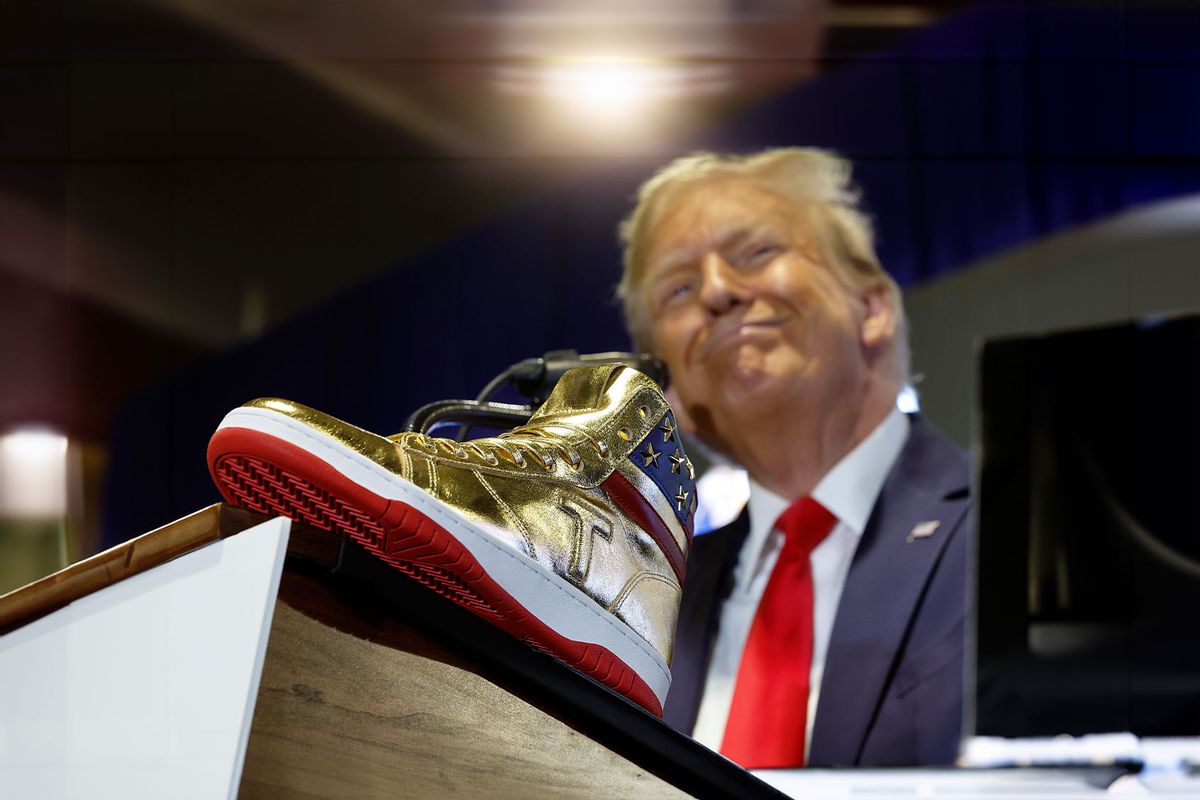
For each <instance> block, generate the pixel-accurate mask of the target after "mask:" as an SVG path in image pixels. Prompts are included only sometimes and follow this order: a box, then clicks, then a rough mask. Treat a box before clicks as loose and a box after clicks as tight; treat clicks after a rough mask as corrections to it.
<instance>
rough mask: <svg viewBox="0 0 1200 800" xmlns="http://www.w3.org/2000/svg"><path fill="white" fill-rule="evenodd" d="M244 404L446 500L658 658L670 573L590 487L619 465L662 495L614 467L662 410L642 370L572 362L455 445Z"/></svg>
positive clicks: (271, 403) (647, 541)
mask: <svg viewBox="0 0 1200 800" xmlns="http://www.w3.org/2000/svg"><path fill="white" fill-rule="evenodd" d="M248 405H251V406H258V407H262V408H269V409H271V410H273V411H276V412H279V413H282V414H286V415H288V416H290V417H292V418H293V419H296V420H299V421H301V422H303V423H304V424H305V425H307V426H309V427H312V428H314V429H316V430H317V431H319V432H321V433H323V434H325V435H326V436H330V437H331V438H333V439H336V440H337V441H339V442H342V443H343V444H345V445H346V446H348V447H350V448H352V449H353V450H355V451H356V452H359V453H361V454H363V455H364V456H366V457H368V458H370V459H371V460H373V461H375V462H376V463H378V464H380V465H381V466H383V467H384V468H385V469H387V470H389V471H391V472H393V473H395V474H397V475H400V476H402V477H404V478H405V479H407V480H409V481H411V482H412V483H414V484H416V485H417V486H418V487H420V488H421V489H423V490H425V491H427V492H429V493H430V494H431V495H433V496H435V497H437V498H438V499H439V500H441V501H442V502H444V503H446V504H448V505H450V506H453V507H454V508H455V509H457V510H458V511H459V513H460V514H461V515H462V516H463V517H465V518H467V519H469V520H470V521H471V522H472V523H474V524H475V525H476V526H477V527H480V528H482V529H484V530H487V531H489V532H491V533H492V534H493V535H495V536H496V537H497V538H500V539H501V540H503V541H507V542H509V543H511V544H512V546H514V547H516V548H517V549H518V550H520V551H521V552H523V553H525V554H526V555H528V556H529V557H530V558H534V559H536V560H537V561H538V562H540V563H541V564H542V565H544V566H546V567H548V568H550V569H552V570H553V571H554V572H555V573H557V574H558V575H560V576H562V577H563V578H565V579H566V580H568V581H570V582H571V583H573V584H574V585H575V586H576V587H577V588H579V589H580V590H581V591H582V592H583V593H584V594H586V595H587V596H589V597H590V598H591V599H593V600H594V601H595V602H597V603H598V604H600V605H601V606H602V607H604V608H605V609H607V610H608V611H610V612H611V613H613V614H614V615H616V616H617V617H618V618H619V619H621V620H623V621H624V622H625V623H626V624H627V625H629V627H630V628H632V629H633V630H634V631H635V632H637V633H638V634H639V635H640V636H641V637H642V638H644V639H645V640H646V641H647V642H649V643H650V645H652V646H653V647H654V648H655V649H656V650H657V651H658V652H659V653H660V654H661V655H662V656H663V658H664V660H666V662H667V663H668V664H669V663H670V660H671V655H672V652H671V648H672V644H671V643H672V640H673V639H674V633H675V621H676V616H677V613H678V608H679V598H680V592H681V588H680V585H679V582H678V580H677V579H676V577H675V573H674V571H673V570H672V569H671V566H670V564H669V563H668V561H667V559H666V556H665V555H663V553H662V551H661V550H660V549H659V547H658V545H657V544H656V543H655V542H654V541H653V539H652V538H651V537H650V536H649V534H647V533H645V532H644V531H642V530H641V529H640V528H639V527H638V525H637V524H636V523H634V522H633V521H632V520H631V519H629V518H628V517H627V516H626V515H625V514H624V513H623V512H622V511H621V510H620V509H618V508H617V507H616V506H615V505H614V504H613V503H612V502H610V501H609V499H608V497H607V495H606V494H605V492H604V491H603V490H602V489H600V488H599V485H600V483H601V482H603V481H604V479H605V478H607V477H608V476H609V475H610V474H612V472H613V471H614V470H616V469H618V468H620V469H621V471H622V474H625V475H626V477H630V475H631V473H637V475H636V480H637V481H638V482H635V483H634V486H635V487H637V488H638V489H639V490H640V491H643V493H647V496H648V498H649V499H650V500H651V502H652V503H653V504H654V507H655V508H656V510H658V509H659V506H662V505H663V504H665V503H667V502H668V501H667V500H666V499H665V498H663V497H662V495H661V493H659V492H658V490H657V488H656V487H654V486H653V484H652V482H650V481H648V479H646V478H645V476H644V475H641V473H638V472H637V470H636V469H632V470H626V469H624V468H623V467H622V466H621V465H622V464H627V463H628V462H627V461H626V459H627V458H628V457H629V455H630V454H631V453H632V452H633V449H634V448H635V447H636V446H637V444H638V443H639V442H640V441H641V440H642V439H643V438H645V436H646V435H647V434H648V433H649V432H650V431H651V429H652V428H654V427H656V426H657V425H658V424H659V422H660V421H661V420H662V418H663V415H664V414H665V413H666V412H667V411H669V410H670V409H669V406H668V405H667V402H666V399H665V398H664V397H663V395H662V392H661V391H660V390H659V388H658V386H657V385H656V384H655V383H654V382H653V381H652V380H651V379H650V378H648V377H647V376H645V375H643V374H642V373H640V372H637V371H636V370H632V369H628V368H626V367H621V366H617V365H606V366H599V367H588V368H583V369H577V370H572V371H570V372H568V373H567V374H566V375H564V376H563V377H562V379H561V380H560V381H559V383H558V386H557V387H556V388H555V390H554V392H553V393H552V394H551V396H550V397H549V398H548V399H547V401H546V402H545V403H544V404H543V405H542V407H541V408H540V409H539V410H538V412H537V413H535V414H534V416H533V418H532V419H530V421H529V423H528V425H525V426H522V427H521V428H518V429H517V430H515V431H513V432H512V433H510V434H505V435H503V436H499V437H494V438H486V439H476V440H473V441H472V442H466V443H461V444H460V443H457V442H450V441H449V440H435V439H431V438H429V437H427V436H424V435H422V434H417V433H403V434H398V435H396V436H394V437H392V438H390V439H389V438H385V437H382V436H378V435H376V434H373V433H370V432H369V431H364V430H362V429H361V428H357V427H355V426H353V425H349V424H347V423H344V422H341V421H340V420H337V419H334V418H333V417H330V416H328V415H326V414H322V413H320V412H318V411H314V410H313V409H310V408H306V407H305V406H302V405H300V404H298V403H291V402H289V401H286V400H276V399H264V400H256V401H254V402H253V403H250V404H248ZM599 443H603V445H604V446H605V447H606V452H604V453H601V452H599V449H598V446H597V445H598V444H599ZM472 445H473V446H472ZM516 453H520V454H521V456H520V457H518V459H519V460H523V466H522V465H520V464H519V463H516V461H515V460H514V457H513V455H511V454H516ZM572 454H577V455H578V457H579V458H578V463H577V464H575V465H573V464H572V463H571V458H570V456H571V455H572ZM539 456H545V457H546V458H547V459H549V463H548V465H547V464H546V463H545V462H543V460H542V458H541V457H539ZM634 479H635V478H633V477H631V480H634ZM660 514H661V516H662V517H663V518H664V521H666V522H667V524H668V526H669V527H670V529H671V532H672V535H673V536H675V538H676V541H677V542H678V543H679V544H680V546H681V549H682V550H683V552H684V553H685V555H686V553H687V536H686V534H685V533H684V532H683V529H682V526H680V524H679V521H678V520H677V519H676V518H675V517H674V514H672V513H671V512H670V509H669V507H668V508H666V509H663V510H660Z"/></svg>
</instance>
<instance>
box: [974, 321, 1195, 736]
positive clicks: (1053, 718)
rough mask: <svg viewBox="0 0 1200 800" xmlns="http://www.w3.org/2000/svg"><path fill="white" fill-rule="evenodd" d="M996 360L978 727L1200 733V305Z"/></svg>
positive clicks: (987, 431) (1009, 346) (1036, 732)
mask: <svg viewBox="0 0 1200 800" xmlns="http://www.w3.org/2000/svg"><path fill="white" fill-rule="evenodd" d="M981 358H982V362H981V372H980V381H981V383H980V398H981V399H980V412H981V413H980V417H979V424H978V428H977V430H978V435H979V440H980V441H979V444H980V474H979V524H978V539H977V542H976V545H977V547H976V557H977V563H978V573H977V575H978V580H977V584H976V586H977V590H976V620H975V644H976V663H975V680H976V687H975V708H974V715H975V717H974V730H975V733H976V734H977V735H981V736H1006V737H1022V736H1055V735H1058V734H1072V735H1082V734H1088V733H1111V732H1122V731H1130V732H1132V733H1135V734H1137V735H1139V736H1195V735H1200V317H1186V318H1174V319H1158V320H1152V321H1146V322H1143V323H1139V324H1130V325H1123V326H1118V327H1111V328H1103V329H1094V330H1086V331H1077V332H1070V333H1059V334H1051V335H1044V336H1037V337H1027V338H1022V339H1007V340H1001V341H992V342H988V343H986V344H985V345H984V347H983V349H982V356H981Z"/></svg>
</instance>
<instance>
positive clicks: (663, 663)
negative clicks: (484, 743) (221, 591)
mask: <svg viewBox="0 0 1200 800" xmlns="http://www.w3.org/2000/svg"><path fill="white" fill-rule="evenodd" d="M208 463H209V470H210V471H211V473H212V476H213V480H214V481H216V483H217V486H218V487H219V488H220V490H221V494H222V495H224V497H225V499H226V500H228V501H229V502H230V503H233V504H234V505H238V506H242V507H244V508H249V509H252V510H254V511H259V512H263V513H278V514H283V515H286V516H289V517H291V518H292V519H295V520H297V521H299V522H303V523H305V524H307V525H313V526H316V527H319V528H324V529H326V530H331V531H340V532H344V533H346V534H348V535H349V536H351V537H353V538H354V539H355V540H356V541H358V542H360V543H361V544H362V545H363V546H365V547H366V548H367V549H368V550H369V551H370V552H371V553H373V554H374V555H376V556H378V557H379V558H381V559H382V560H384V561H386V562H387V563H388V564H390V565H392V566H394V567H396V568H397V569H398V570H400V571H401V572H404V573H406V574H408V575H410V576H412V577H414V578H416V579H417V580H419V581H421V582H422V583H424V584H425V585H426V586H429V587H430V588H432V589H434V590H435V591H437V592H439V593H441V594H442V595H444V596H446V597H448V598H449V599H451V600H453V601H454V602H456V603H458V604H460V605H462V606H465V607H466V608H468V609H470V610H471V611H473V612H474V613H475V614H477V615H479V616H480V617H483V618H484V619H487V620H488V621H490V622H492V623H493V624H495V625H497V626H499V627H500V628H502V629H504V630H506V631H508V632H509V633H511V634H512V635H514V636H516V637H518V638H521V639H524V640H526V641H528V642H530V643H531V644H533V645H534V646H536V647H538V648H539V649H542V650H544V651H546V652H548V653H550V654H551V655H553V656H554V657H556V658H558V659H559V660H560V661H563V662H565V663H566V664H568V665H569V666H572V667H574V668H575V669H577V670H579V671H581V672H583V673H584V674H586V675H589V676H590V677H592V678H594V679H596V680H598V681H600V682H601V683H603V684H605V685H607V686H609V687H611V688H612V689H614V690H616V691H618V692H620V693H622V694H624V695H625V696H627V697H629V698H630V699H631V700H633V701H634V702H636V703H638V704H640V705H642V706H643V707H645V708H647V709H648V710H650V711H651V712H653V713H655V714H658V715H659V716H661V715H662V704H663V702H664V701H665V699H666V696H667V689H668V687H669V686H670V682H671V674H670V670H669V664H670V661H671V646H672V645H671V643H672V640H673V638H674V635H675V620H676V616H677V614H678V610H679V597H680V591H681V588H680V587H681V584H682V582H683V579H684V570H685V565H686V563H687V554H688V550H689V548H690V547H691V539H692V521H693V518H694V516H695V509H696V487H695V480H694V477H695V476H694V472H693V470H692V465H691V462H690V461H689V460H688V458H687V455H686V454H685V453H684V451H683V446H682V445H681V444H680V442H679V438H678V434H677V433H676V431H675V419H674V416H673V415H672V413H671V409H670V407H669V406H668V405H667V401H666V400H665V399H664V397H663V394H662V392H661V391H660V390H659V388H658V385H657V384H655V383H654V381H652V380H651V379H650V378H648V377H646V376H645V375H643V374H642V373H640V372H637V371H636V370H633V369H630V368H628V367H623V366H619V365H604V366H597V367H587V368H583V369H576V370H572V371H570V372H568V373H566V375H564V376H563V378H562V379H561V380H560V381H559V383H558V385H557V386H556V387H555V389H554V391H553V393H552V394H551V395H550V397H549V399H547V400H546V402H545V404H543V405H542V407H541V408H540V409H538V411H537V412H536V413H535V414H534V415H533V417H532V418H531V419H530V420H529V423H528V424H527V425H524V426H522V427H520V428H517V429H515V430H513V431H511V432H509V433H506V434H502V435H501V436H498V437H495V438H489V439H476V440H473V441H469V442H462V443H460V442H456V441H452V440H449V439H436V438H431V437H429V436H425V435H423V434H418V433H402V434H397V435H396V436H392V437H386V438H385V437H383V436H378V435H376V434H373V433H369V432H368V431H365V430H362V429H360V428H356V427H354V426H353V425H349V424H347V423H345V422H342V421H340V420H337V419H334V418H333V417H330V416H327V415H325V414H322V413H320V412H319V411H314V410H312V409H310V408H306V407H305V406H302V405H299V404H297V403H292V402H289V401H287V400H276V399H262V400H255V401H253V402H250V403H247V404H246V405H244V406H242V407H241V408H238V409H235V410H233V411H231V412H230V413H229V414H228V415H227V416H226V417H225V419H224V421H223V422H222V423H221V425H220V427H218V429H217V431H216V433H215V434H214V435H213V437H212V441H211V442H210V443H209V446H208Z"/></svg>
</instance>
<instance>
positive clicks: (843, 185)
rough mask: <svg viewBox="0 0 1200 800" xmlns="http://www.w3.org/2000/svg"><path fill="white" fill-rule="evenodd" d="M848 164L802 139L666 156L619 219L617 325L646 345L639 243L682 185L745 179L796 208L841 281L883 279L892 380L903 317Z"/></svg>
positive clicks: (901, 349) (899, 359) (872, 283)
mask: <svg viewBox="0 0 1200 800" xmlns="http://www.w3.org/2000/svg"><path fill="white" fill-rule="evenodd" d="M852 170H853V167H852V165H851V164H850V162H849V161H847V160H846V159H843V158H840V157H839V156H837V155H835V154H834V153H831V152H828V151H825V150H818V149H816V148H808V147H786V148H778V149H773V150H764V151H763V152H761V153H755V154H753V155H723V154H718V153H705V152H701V153H692V154H691V155H687V156H683V157H681V158H677V159H675V160H674V161H672V162H671V163H670V164H667V165H666V166H665V167H663V168H662V169H660V170H659V171H658V172H656V173H655V174H654V175H653V176H652V177H651V178H650V179H649V180H647V181H646V182H645V183H643V184H642V185H641V187H640V188H639V189H638V193H637V205H636V206H635V207H634V209H633V212H632V213H631V214H630V215H629V216H628V217H627V218H626V219H625V220H624V221H623V222H622V223H621V225H620V228H619V236H620V239H621V243H622V245H623V246H624V250H625V253H624V268H623V271H622V274H621V282H620V283H619V284H618V285H617V298H618V299H619V300H620V302H621V306H622V310H623V312H624V316H625V325H626V327H627V328H628V329H629V333H630V335H631V336H632V337H633V340H634V342H635V343H636V344H637V346H638V347H639V348H641V349H643V350H646V351H653V339H652V337H651V336H650V320H649V318H648V314H647V312H646V309H645V307H644V305H643V303H642V300H641V296H640V292H639V289H640V286H641V280H642V278H643V275H644V272H645V267H646V264H645V259H646V250H647V248H648V247H649V245H650V239H651V236H652V234H653V232H654V229H655V228H656V227H657V225H658V223H659V221H660V220H661V219H662V218H663V216H664V215H665V214H666V213H667V212H668V211H670V210H671V209H672V208H674V207H675V206H676V205H677V204H678V203H679V202H680V200H681V199H682V198H683V196H685V195H686V194H687V192H688V191H689V190H690V189H693V188H695V187H696V186H698V185H699V184H700V183H702V182H705V181H708V180H711V179H715V178H739V179H742V180H747V181H749V182H751V183H753V184H755V185H757V186H758V187H760V188H762V189H765V190H767V191H769V192H771V193H772V194H775V195H777V196H779V197H781V198H783V199H785V200H788V201H790V202H792V203H795V204H796V205H797V206H798V207H800V208H803V209H804V210H805V211H806V213H807V217H808V222H809V225H810V227H811V233H812V234H813V235H814V237H815V238H816V241H817V244H818V245H819V247H820V248H821V254H822V255H823V256H824V257H825V261H826V262H827V264H828V266H829V267H830V268H831V269H832V270H833V272H834V274H835V275H837V276H838V277H839V278H840V279H841V281H842V282H843V283H844V284H845V285H846V286H847V288H849V289H853V290H859V291H861V290H866V289H871V288H876V287H879V286H883V287H885V289H886V290H887V292H888V294H890V295H891V299H892V305H893V308H894V309H895V313H896V333H895V336H894V337H893V339H892V348H891V357H892V362H893V366H894V371H895V377H896V378H897V380H899V381H901V382H903V381H904V380H906V379H907V377H908V369H909V351H908V324H907V320H906V319H905V316H904V306H903V303H902V300H901V296H900V287H899V286H897V285H896V281H895V280H893V279H892V277H891V276H890V275H888V274H887V272H886V271H884V269H883V267H882V266H881V265H880V263H879V257H878V255H876V253H875V236H874V231H873V229H872V226H871V220H870V218H868V217H867V215H866V214H864V213H863V212H862V211H861V210H860V209H859V207H858V203H859V198H860V194H859V191H858V189H857V187H856V186H854V185H853V183H852V182H851V173H852Z"/></svg>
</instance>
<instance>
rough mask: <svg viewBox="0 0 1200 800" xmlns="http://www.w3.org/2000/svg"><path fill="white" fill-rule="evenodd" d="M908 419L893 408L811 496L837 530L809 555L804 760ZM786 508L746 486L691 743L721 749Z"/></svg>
mask: <svg viewBox="0 0 1200 800" xmlns="http://www.w3.org/2000/svg"><path fill="white" fill-rule="evenodd" d="M908 429H909V422H908V417H906V416H905V415H904V414H902V413H901V412H900V411H899V410H897V409H895V408H893V409H892V410H891V413H889V414H888V415H887V417H885V418H884V420H883V422H881V423H879V425H878V426H877V427H876V428H875V430H873V431H871V433H870V434H869V435H868V436H867V438H866V439H863V441H862V442H860V443H859V445H858V446H857V447H855V448H854V449H853V450H851V451H850V452H849V453H847V454H846V457H845V458H843V459H842V460H841V461H839V462H838V463H837V464H836V465H835V466H834V467H833V469H831V470H830V471H829V472H828V473H826V474H825V477H823V478H822V479H821V481H820V482H819V483H818V484H817V486H816V488H815V489H813V491H812V497H813V498H814V499H815V500H816V501H817V502H819V503H820V504H821V505H823V506H825V508H827V509H829V511H830V512H831V513H832V514H833V515H834V516H835V517H837V520H838V522H837V525H836V526H834V529H833V531H832V532H831V533H830V534H829V535H828V536H827V537H825V539H824V541H822V542H821V543H820V544H819V545H817V546H816V548H814V549H813V551H812V554H811V555H810V556H809V563H810V565H811V568H812V577H813V650H812V667H811V670H810V671H809V687H810V688H809V695H808V720H807V729H806V731H805V738H804V748H805V756H806V757H807V755H808V747H809V744H810V742H811V741H812V725H813V720H814V719H816V717H817V702H818V701H819V699H820V693H821V675H822V674H823V672H824V669H825V654H826V653H827V652H828V650H829V637H830V634H831V633H832V631H833V620H834V616H835V615H836V613H837V607H838V601H839V600H840V599H841V596H842V587H843V586H844V585H845V583H846V575H847V573H848V572H849V571H850V562H851V560H852V559H853V558H854V550H855V548H857V547H858V541H859V539H860V538H861V537H862V533H863V530H864V529H865V528H866V526H867V520H868V518H869V517H870V516H871V509H872V508H874V507H875V500H876V498H878V497H879V492H880V491H881V490H882V489H883V482H884V479H886V478H887V474H888V472H890V471H891V469H892V465H893V464H894V463H895V462H896V459H897V458H898V457H899V455H900V450H901V449H903V447H904V442H905V440H906V439H907V438H908ZM790 504H791V501H789V500H786V499H784V498H782V497H780V496H779V495H777V494H774V493H772V492H770V491H768V490H766V489H764V488H763V487H762V486H759V485H758V484H757V483H755V482H754V481H753V480H751V482H750V501H749V503H748V504H747V507H748V510H749V512H750V532H749V534H748V535H747V536H746V541H745V544H743V545H742V552H741V554H740V556H739V557H738V563H737V567H736V568H735V570H734V574H733V580H734V586H733V591H732V593H731V594H730V596H729V599H728V600H726V601H725V604H724V605H723V606H722V607H721V624H720V628H719V629H718V633H717V639H716V642H715V643H714V646H713V654H712V661H710V662H709V667H708V679H707V681H706V682H705V684H704V695H703V697H702V698H701V700H700V710H699V714H698V716H697V717H696V728H695V731H694V736H695V738H696V739H697V740H698V741H700V742H702V743H703V744H705V745H707V746H708V747H709V748H711V749H713V750H720V747H721V740H722V739H723V738H724V736H725V723H726V721H727V720H728V718H729V708H730V705H731V704H732V701H733V688H734V684H735V683H736V681H737V672H738V667H739V666H740V665H741V662H742V650H743V649H744V648H745V646H746V637H747V635H749V633H750V625H751V623H752V622H753V621H754V614H755V612H756V611H757V610H758V601H759V600H760V599H761V598H762V595H763V590H764V589H766V587H767V581H768V580H769V579H770V577H771V570H772V569H774V567H775V560H776V559H777V558H778V557H779V551H780V549H781V548H782V547H783V538H784V537H783V534H782V533H780V532H779V531H778V530H775V528H774V525H775V521H776V520H777V519H778V518H779V515H780V514H782V513H783V511H784V510H785V509H786V508H787V507H788V506H789V505H790Z"/></svg>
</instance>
